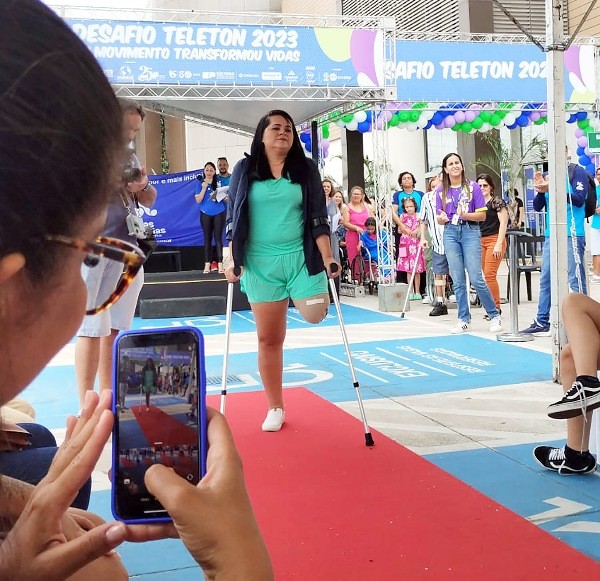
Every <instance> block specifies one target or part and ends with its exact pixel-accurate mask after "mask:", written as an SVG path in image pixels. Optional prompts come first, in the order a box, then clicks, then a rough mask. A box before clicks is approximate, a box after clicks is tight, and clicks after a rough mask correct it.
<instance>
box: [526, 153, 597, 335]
mask: <svg viewBox="0 0 600 581" xmlns="http://www.w3.org/2000/svg"><path fill="white" fill-rule="evenodd" d="M567 175H568V174H567ZM534 180H535V184H534V188H535V190H536V192H537V194H536V196H535V198H534V199H533V209H534V210H535V211H536V212H541V211H543V210H544V208H545V209H546V211H548V209H549V207H550V205H549V201H548V182H547V180H546V179H545V178H544V177H543V176H542V174H541V172H537V173H536V175H535V178H534ZM587 184H588V179H587V175H586V172H585V169H584V168H583V167H581V166H579V165H577V166H575V168H574V171H573V179H572V180H571V182H570V183H569V181H568V178H567V258H568V272H569V288H570V289H571V290H572V291H574V292H580V293H583V294H586V292H587V289H586V278H585V268H584V252H585V231H584V221H585V199H586V198H587V194H588V185H587ZM544 236H545V237H546V240H545V241H544V246H543V248H542V271H541V273H540V296H539V300H538V311H537V315H536V317H535V320H534V321H533V323H532V324H531V325H530V326H529V327H528V328H527V329H524V330H523V331H521V333H527V334H530V335H534V336H538V337H548V336H549V335H550V216H549V215H548V214H547V215H546V231H545V232H544Z"/></svg>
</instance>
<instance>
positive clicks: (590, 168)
mask: <svg viewBox="0 0 600 581" xmlns="http://www.w3.org/2000/svg"><path fill="white" fill-rule="evenodd" d="M585 170H586V171H587V172H588V173H589V174H592V175H594V173H595V172H596V166H595V165H594V164H593V163H589V164H588V165H586V166H585Z"/></svg>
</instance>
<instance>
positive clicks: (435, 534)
mask: <svg viewBox="0 0 600 581" xmlns="http://www.w3.org/2000/svg"><path fill="white" fill-rule="evenodd" d="M285 397H286V407H287V411H286V420H287V422H286V424H285V426H284V428H283V430H282V431H281V432H279V433H274V434H273V433H264V432H262V431H261V430H260V425H261V423H262V420H263V419H264V414H265V411H266V409H265V405H266V400H265V397H264V394H263V393H262V392H255V393H243V394H232V395H229V396H227V417H228V419H229V422H230V424H231V426H232V428H233V431H234V434H235V439H236V442H237V445H238V448H239V450H240V452H241V454H242V458H243V461H244V470H245V474H246V480H247V483H248V487H249V490H250V495H251V497H252V501H253V504H254V507H255V511H256V515H257V518H258V521H259V524H260V527H261V530H262V531H263V534H264V536H265V539H266V541H267V545H268V547H269V551H270V553H271V556H272V559H273V563H274V566H275V574H276V578H277V579H278V580H279V581H281V580H287V579H301V580H307V579H310V580H311V581H314V580H328V581H337V580H343V581H348V580H360V581H370V580H377V581H381V580H388V579H389V580H392V579H393V580H406V581H412V580H417V579H436V580H437V579H448V578H455V579H461V580H465V579H466V580H471V579H472V580H475V579H486V581H489V580H495V579H498V580H500V579H502V580H503V581H504V580H506V579H511V580H516V579H527V580H537V579H542V578H545V579H567V578H568V579H571V578H575V577H576V576H577V577H579V576H581V575H583V577H581V578H583V579H594V578H596V579H598V578H600V565H598V564H597V563H596V562H595V561H593V560H592V559H590V558H588V557H586V556H585V555H583V554H581V553H579V552H577V551H575V550H574V549H572V548H570V547H569V546H568V545H566V544H564V543H562V542H560V541H559V540H557V539H555V538H554V537H552V536H551V535H550V534H548V533H546V532H544V531H543V530H541V529H539V528H537V527H536V526H535V525H532V524H530V523H529V522H527V521H526V520H524V519H522V518H521V517H519V516H518V515H516V514H514V513H512V512H510V511H509V510H507V509H506V508H504V507H502V506H501V505H499V504H497V503H495V502H494V501H493V500H491V499H489V498H487V497H485V496H483V495H481V494H480V493H479V492H477V491H476V490H474V489H472V488H470V487H469V486H467V485H466V484H464V483H462V482H461V481H459V480H457V479H455V478H454V477H452V476H450V475H449V474H447V473H446V472H443V471H442V470H440V469H439V468H437V467H436V466H434V465H433V464H430V463H429V462H427V461H426V460H424V459H423V458H421V457H419V456H417V455H416V454H413V453H412V452H410V451H408V450H406V449H405V448H403V447H402V446H400V445H398V444H396V443H395V442H393V441H392V440H390V439H388V438H386V437H385V436H383V435H381V434H379V433H377V432H375V433H374V438H375V446H374V447H372V448H367V447H366V446H365V445H364V434H363V429H362V424H361V423H360V422H359V421H358V420H356V419H354V418H353V417H351V416H350V415H348V414H346V413H345V412H343V411H342V410H340V409H338V408H337V407H336V406H334V405H333V404H330V403H329V402H327V401H325V400H323V399H321V398H320V397H318V396H316V395H314V394H313V393H311V392H309V391H307V390H305V389H302V388H295V389H286V391H285ZM209 405H212V406H213V407H216V408H217V409H218V399H217V398H216V397H211V398H209Z"/></svg>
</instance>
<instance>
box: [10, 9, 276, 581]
mask: <svg viewBox="0 0 600 581" xmlns="http://www.w3.org/2000/svg"><path fill="white" fill-rule="evenodd" d="M0 45H1V46H0V96H1V97H0V99H1V100H2V107H1V108H0V111H1V114H0V132H1V133H2V139H0V166H1V167H2V181H1V182H0V204H1V205H2V209H3V211H2V212H1V213H0V369H2V374H1V377H2V379H1V380H0V404H2V403H5V402H9V401H10V400H11V399H12V398H14V397H15V396H16V395H17V394H18V393H20V392H21V391H23V390H24V389H25V387H27V385H28V384H29V383H30V382H31V381H32V380H33V379H34V378H35V377H36V376H37V375H38V374H39V373H40V372H41V371H42V370H43V368H44V366H45V365H46V364H47V363H48V362H49V361H50V360H51V359H52V357H54V355H56V353H57V352H58V351H59V350H60V349H61V348H63V347H64V346H65V345H67V344H68V343H69V341H70V340H71V338H72V337H73V335H74V334H75V331H76V330H77V328H78V327H79V325H80V323H81V321H82V319H83V316H84V314H85V310H86V287H85V284H84V282H83V280H82V278H81V265H82V263H83V262H84V261H88V262H90V263H92V262H94V260H95V259H96V258H97V257H99V256H101V255H105V256H107V257H109V258H110V259H111V260H116V261H119V262H120V263H121V264H123V265H125V267H126V268H127V269H128V272H127V276H126V277H125V278H124V279H123V280H124V281H126V282H127V281H129V280H131V278H132V277H133V274H134V273H133V271H134V270H135V269H136V268H139V267H140V266H141V263H142V260H143V256H142V254H141V253H140V252H139V250H137V249H136V248H135V247H133V248H131V247H124V246H122V244H117V243H114V242H112V241H110V240H109V241H107V240H104V241H102V242H101V241H99V240H98V239H97V236H98V234H99V233H100V232H101V231H102V229H103V227H104V223H105V220H106V212H107V206H108V203H109V201H110V199H111V195H112V192H113V191H114V185H115V184H117V183H118V181H119V179H120V175H121V170H122V167H123V163H124V162H126V160H127V154H126V152H125V151H124V149H123V144H122V137H121V135H122V133H121V130H122V125H121V123H122V112H121V109H120V106H119V103H118V102H117V99H116V98H115V95H114V93H113V91H112V89H111V87H110V85H109V82H108V80H107V79H106V76H105V75H104V72H103V71H102V69H101V68H100V66H99V65H98V63H97V61H96V60H95V59H94V57H93V55H92V54H91V52H90V51H89V50H88V48H87V47H86V46H85V45H84V44H83V43H82V42H81V40H80V39H79V38H78V37H77V36H76V35H75V34H74V33H73V32H72V30H71V29H70V27H69V25H68V24H67V23H66V22H64V21H63V20H62V19H60V18H59V17H58V16H57V15H56V14H55V12H53V11H52V10H51V9H50V8H48V7H47V6H46V5H45V4H43V3H42V2H40V1H38V0H5V1H4V2H2V3H0ZM40 176H41V177H40ZM40 179H41V180H42V183H41V185H42V186H43V187H40ZM123 287H125V288H126V287H127V284H123V285H122V287H121V288H120V289H119V292H124V290H125V288H123ZM119 292H115V293H113V294H114V296H117V295H118V294H119ZM113 298H114V297H113ZM111 397H112V394H111V391H110V390H104V391H103V392H102V395H101V396H99V395H98V394H97V393H95V392H93V391H89V392H88V393H87V395H86V399H85V405H84V407H83V409H82V412H81V416H80V418H79V419H76V418H75V417H73V416H70V417H69V418H68V419H67V425H66V434H65V444H64V445H63V446H61V448H60V449H59V451H58V453H57V454H56V456H55V458H54V461H53V462H52V465H51V466H50V468H49V470H48V472H47V474H46V476H45V477H44V478H43V480H42V481H41V482H40V483H39V484H38V485H37V486H31V485H28V484H26V483H23V482H20V481H18V480H15V479H12V478H10V477H7V476H0V527H1V529H2V530H1V531H0V579H27V580H39V579H66V578H69V579H81V580H88V579H115V580H116V579H126V578H127V572H126V571H125V569H124V567H123V564H122V562H121V559H120V558H119V557H118V555H117V554H116V553H114V552H113V551H112V549H114V548H115V547H117V546H118V545H120V544H121V543H122V542H123V541H126V540H129V541H138V542H139V541H146V540H152V539H159V538H165V537H176V536H178V535H180V537H181V539H182V541H183V542H184V543H185V545H186V547H187V548H188V549H189V550H190V552H191V554H192V556H193V557H194V559H195V560H196V561H197V562H198V563H199V564H200V566H201V567H202V568H203V570H204V572H205V575H206V578H208V579H217V578H219V579H220V578H230V579H252V580H254V579H256V580H263V579H272V578H273V572H272V566H271V563H270V559H269V556H268V553H267V550H266V547H265V544H264V541H263V539H262V536H261V534H260V531H259V529H258V526H257V524H256V521H255V518H254V515H253V511H252V507H251V505H250V501H249V498H248V494H247V492H246V488H245V484H244V479H243V473H242V468H241V461H240V457H239V455H238V453H237V451H236V448H235V445H234V443H233V438H232V435H231V432H230V431H229V428H228V426H227V423H226V421H225V419H224V418H223V417H222V416H221V415H220V414H218V413H217V412H214V411H209V414H208V416H209V421H208V442H209V450H208V463H207V464H208V471H207V474H206V476H205V477H204V478H203V479H202V480H201V481H200V483H199V484H198V486H193V485H191V484H190V483H189V482H187V480H185V479H183V478H180V477H179V476H177V475H176V474H175V473H174V472H173V471H172V470H170V469H169V468H167V467H165V466H161V465H155V466H152V467H151V468H150V469H149V470H148V471H147V473H146V476H145V483H146V485H147V487H148V489H149V490H150V492H151V493H152V494H154V495H155V496H156V497H157V498H158V499H159V501H160V502H161V503H162V504H163V505H164V506H165V507H166V509H167V510H168V512H169V513H170V515H171V516H172V517H173V520H174V523H173V524H170V523H169V524H160V525H139V526H129V525H125V524H124V523H116V522H104V521H103V520H102V519H101V518H100V517H98V516H96V515H94V514H92V513H89V512H85V511H76V510H74V509H71V508H69V505H70V504H71V502H72V500H73V499H74V498H75V496H76V494H77V492H78V491H79V490H80V489H81V488H82V486H83V485H84V484H85V482H86V481H87V480H88V479H89V478H90V475H91V472H92V470H93V469H94V466H95V465H96V462H97V461H98V458H99V457H100V454H101V453H102V451H103V450H104V447H105V445H106V443H107V440H108V438H109V437H110V435H111V429H112V425H113V415H112V413H111V412H110V406H111Z"/></svg>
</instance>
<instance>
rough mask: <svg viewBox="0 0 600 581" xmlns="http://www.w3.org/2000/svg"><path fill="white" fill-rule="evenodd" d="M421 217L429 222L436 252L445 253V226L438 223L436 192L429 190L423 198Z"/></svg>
mask: <svg viewBox="0 0 600 581" xmlns="http://www.w3.org/2000/svg"><path fill="white" fill-rule="evenodd" d="M419 218H420V219H421V220H422V221H423V222H425V224H427V228H428V230H429V236H430V237H431V244H432V246H433V250H434V252H437V253H438V254H444V227H443V226H442V225H441V224H438V221H437V209H436V200H435V192H434V191H431V192H427V193H426V194H425V195H424V196H423V199H422V200H421V209H420V210H419Z"/></svg>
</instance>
